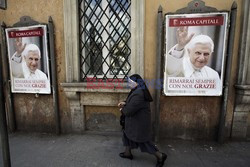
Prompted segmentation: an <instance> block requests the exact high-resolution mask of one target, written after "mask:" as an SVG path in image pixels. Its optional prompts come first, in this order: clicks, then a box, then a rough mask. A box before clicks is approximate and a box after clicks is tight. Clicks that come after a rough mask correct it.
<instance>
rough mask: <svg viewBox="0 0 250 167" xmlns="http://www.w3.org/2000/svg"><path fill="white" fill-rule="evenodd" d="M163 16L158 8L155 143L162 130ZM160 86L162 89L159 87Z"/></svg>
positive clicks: (160, 8)
mask: <svg viewBox="0 0 250 167" xmlns="http://www.w3.org/2000/svg"><path fill="white" fill-rule="evenodd" d="M162 33H163V16H162V7H161V6H159V8H158V15H157V55H156V83H155V89H156V92H155V127H154V128H155V129H154V130H155V141H156V142H158V140H159V130H160V129H159V128H160V97H161V86H162V81H161V64H162V61H161V58H162V57H161V56H162V38H163V34H162ZM158 82H159V83H158ZM159 86H160V87H159Z"/></svg>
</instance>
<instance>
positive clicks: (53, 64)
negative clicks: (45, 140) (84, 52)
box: [48, 16, 61, 135]
mask: <svg viewBox="0 0 250 167" xmlns="http://www.w3.org/2000/svg"><path fill="white" fill-rule="evenodd" d="M48 28H49V46H50V47H49V48H50V58H51V78H52V92H53V107H54V113H55V121H56V134H58V135H59V134H60V133H61V121H60V113H59V109H58V86H57V70H56V58H55V44H54V24H53V20H52V17H51V16H50V17H49V25H48Z"/></svg>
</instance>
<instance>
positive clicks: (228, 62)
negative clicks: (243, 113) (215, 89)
mask: <svg viewBox="0 0 250 167" xmlns="http://www.w3.org/2000/svg"><path fill="white" fill-rule="evenodd" d="M236 17H237V3H236V2H234V3H233V4H232V7H231V17H230V29H229V33H228V34H229V38H228V46H227V58H226V74H225V80H224V89H223V102H222V106H221V115H220V123H219V132H218V142H219V143H223V142H224V140H225V122H226V114H227V105H228V91H229V88H228V87H229V82H230V78H231V67H232V59H233V47H234V36H235V25H236Z"/></svg>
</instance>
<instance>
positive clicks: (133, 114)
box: [122, 88, 151, 142]
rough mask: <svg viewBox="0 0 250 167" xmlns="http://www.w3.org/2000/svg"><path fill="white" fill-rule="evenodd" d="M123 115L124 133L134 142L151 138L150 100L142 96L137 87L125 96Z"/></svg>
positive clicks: (140, 90) (141, 91)
mask: <svg viewBox="0 0 250 167" xmlns="http://www.w3.org/2000/svg"><path fill="white" fill-rule="evenodd" d="M122 112H123V114H124V115H125V134H126V136H127V137H128V138H129V139H130V140H132V141H135V142H146V141H150V140H151V113H150V102H149V101H146V100H145V98H144V93H143V90H142V89H140V88H138V89H136V90H134V91H133V92H132V94H131V95H130V96H129V97H128V98H127V100H126V105H125V106H124V107H123V109H122Z"/></svg>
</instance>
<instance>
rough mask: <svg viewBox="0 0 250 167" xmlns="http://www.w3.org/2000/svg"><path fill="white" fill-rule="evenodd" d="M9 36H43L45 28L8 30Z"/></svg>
mask: <svg viewBox="0 0 250 167" xmlns="http://www.w3.org/2000/svg"><path fill="white" fill-rule="evenodd" d="M8 35H9V38H19V37H35V36H43V29H40V28H39V29H35V30H25V31H10V32H8Z"/></svg>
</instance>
